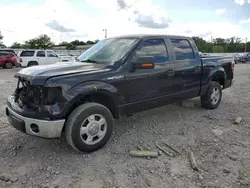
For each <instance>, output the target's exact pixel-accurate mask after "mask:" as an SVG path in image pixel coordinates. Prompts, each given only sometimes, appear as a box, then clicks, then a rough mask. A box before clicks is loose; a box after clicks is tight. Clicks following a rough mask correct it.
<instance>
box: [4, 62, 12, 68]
mask: <svg viewBox="0 0 250 188" xmlns="http://www.w3.org/2000/svg"><path fill="white" fill-rule="evenodd" d="M4 68H6V69H12V68H13V64H12V63H11V62H6V63H5V64H4Z"/></svg>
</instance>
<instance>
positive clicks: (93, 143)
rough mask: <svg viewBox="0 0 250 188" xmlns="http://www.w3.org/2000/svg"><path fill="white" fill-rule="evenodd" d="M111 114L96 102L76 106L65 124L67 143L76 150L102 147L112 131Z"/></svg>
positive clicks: (86, 150)
mask: <svg viewBox="0 0 250 188" xmlns="http://www.w3.org/2000/svg"><path fill="white" fill-rule="evenodd" d="M113 124H114V122H113V116H112V114H111V112H110V111H109V109H108V108H106V107H105V106H103V105H101V104H98V103H92V102H91V103H86V104H83V105H81V106H79V107H77V108H76V109H75V110H74V111H73V112H72V113H71V114H70V115H69V117H68V119H67V122H66V124H65V136H66V140H67V142H68V143H69V145H70V146H71V147H72V148H74V149H75V150H77V151H82V152H92V151H95V150H98V149H100V148H102V147H103V146H104V145H105V144H106V143H107V142H108V140H109V139H110V137H111V134H112V131H113Z"/></svg>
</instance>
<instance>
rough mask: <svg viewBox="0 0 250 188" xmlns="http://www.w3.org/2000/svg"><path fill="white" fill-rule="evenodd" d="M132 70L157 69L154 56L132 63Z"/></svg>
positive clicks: (141, 58)
mask: <svg viewBox="0 0 250 188" xmlns="http://www.w3.org/2000/svg"><path fill="white" fill-rule="evenodd" d="M131 65H132V69H153V68H154V67H155V58H154V56H143V57H139V58H137V59H136V60H135V61H133V62H131Z"/></svg>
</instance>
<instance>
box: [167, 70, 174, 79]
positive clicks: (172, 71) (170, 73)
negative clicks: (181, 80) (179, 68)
mask: <svg viewBox="0 0 250 188" xmlns="http://www.w3.org/2000/svg"><path fill="white" fill-rule="evenodd" d="M167 72H168V76H169V77H171V76H174V69H168V70H167Z"/></svg>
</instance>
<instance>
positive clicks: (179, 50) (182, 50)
mask: <svg viewBox="0 0 250 188" xmlns="http://www.w3.org/2000/svg"><path fill="white" fill-rule="evenodd" d="M170 40H171V43H172V46H173V49H174V53H175V57H176V60H177V61H182V60H193V59H195V55H194V51H193V48H192V46H191V44H190V43H189V41H188V40H187V39H170Z"/></svg>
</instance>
